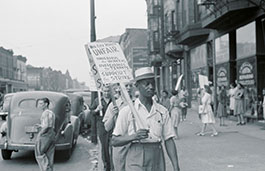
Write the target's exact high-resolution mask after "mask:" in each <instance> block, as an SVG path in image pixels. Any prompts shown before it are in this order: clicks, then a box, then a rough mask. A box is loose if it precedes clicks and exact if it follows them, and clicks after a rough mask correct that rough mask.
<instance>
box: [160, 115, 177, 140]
mask: <svg viewBox="0 0 265 171" xmlns="http://www.w3.org/2000/svg"><path fill="white" fill-rule="evenodd" d="M164 117H165V118H164V121H165V122H164V125H163V137H164V140H168V139H169V138H172V137H175V131H174V128H173V126H172V122H171V119H170V117H169V113H168V111H167V112H166V113H165V115H164Z"/></svg>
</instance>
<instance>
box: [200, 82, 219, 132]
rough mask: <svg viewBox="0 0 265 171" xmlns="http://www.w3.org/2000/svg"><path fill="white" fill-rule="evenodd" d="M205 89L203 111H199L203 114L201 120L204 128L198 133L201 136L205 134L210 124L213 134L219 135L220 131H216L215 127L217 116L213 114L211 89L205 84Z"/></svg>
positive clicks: (202, 100)
mask: <svg viewBox="0 0 265 171" xmlns="http://www.w3.org/2000/svg"><path fill="white" fill-rule="evenodd" d="M204 88H205V90H204V93H203V96H202V99H201V102H202V105H201V107H199V108H201V111H199V113H200V115H201V122H202V124H203V126H202V130H201V132H200V133H198V134H197V135H199V136H204V135H205V130H206V126H207V125H209V126H210V127H211V128H212V131H213V133H212V134H211V136H212V137H213V136H217V135H218V132H217V131H216V129H215V127H214V123H215V118H214V114H213V110H212V107H211V101H212V100H211V99H212V98H211V89H210V87H209V86H207V85H205V86H204Z"/></svg>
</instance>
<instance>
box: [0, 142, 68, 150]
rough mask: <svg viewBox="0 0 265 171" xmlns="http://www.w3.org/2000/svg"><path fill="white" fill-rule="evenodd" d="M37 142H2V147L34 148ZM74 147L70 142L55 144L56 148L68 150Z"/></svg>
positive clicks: (9, 148) (14, 148)
mask: <svg viewBox="0 0 265 171" xmlns="http://www.w3.org/2000/svg"><path fill="white" fill-rule="evenodd" d="M34 147H35V144H14V143H12V144H8V143H6V142H5V143H3V144H2V143H1V144H0V149H5V150H34ZM70 148H72V145H71V144H70V143H60V144H56V145H55V150H66V149H70Z"/></svg>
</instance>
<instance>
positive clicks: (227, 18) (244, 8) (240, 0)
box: [202, 0, 259, 30]
mask: <svg viewBox="0 0 265 171" xmlns="http://www.w3.org/2000/svg"><path fill="white" fill-rule="evenodd" d="M207 10H209V11H211V13H210V14H208V15H206V16H204V17H203V19H202V27H203V28H210V29H217V28H218V29H219V30H220V29H227V28H229V27H231V26H232V25H235V24H237V23H239V24H240V23H241V22H243V21H244V20H246V18H248V16H253V15H255V13H257V12H258V11H259V10H258V6H257V5H255V4H253V3H250V2H249V1H248V0H234V1H228V2H225V3H224V2H219V1H217V3H216V4H215V5H214V6H212V7H210V8H208V9H207ZM242 14H244V15H242Z"/></svg>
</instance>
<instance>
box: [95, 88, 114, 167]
mask: <svg viewBox="0 0 265 171" xmlns="http://www.w3.org/2000/svg"><path fill="white" fill-rule="evenodd" d="M102 91H103V92H102V97H101V105H100V104H99V100H98V98H96V99H95V100H94V101H93V103H92V105H91V110H92V114H93V115H94V116H95V117H96V122H97V123H96V124H97V135H98V137H99V140H100V143H101V154H102V161H103V165H104V171H110V170H111V164H110V154H109V137H110V135H109V133H108V132H107V131H106V130H105V127H104V123H103V122H102V120H103V117H104V115H105V112H106V110H107V108H108V105H109V104H110V102H111V98H110V87H109V85H104V86H103V89H102ZM100 111H102V112H100Z"/></svg>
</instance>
